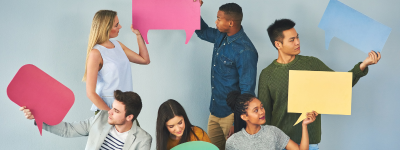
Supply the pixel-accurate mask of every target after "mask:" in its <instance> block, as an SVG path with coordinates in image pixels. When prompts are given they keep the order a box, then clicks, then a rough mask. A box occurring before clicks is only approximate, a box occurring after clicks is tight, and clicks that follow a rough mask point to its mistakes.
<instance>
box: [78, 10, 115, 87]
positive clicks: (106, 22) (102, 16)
mask: <svg viewBox="0 0 400 150" xmlns="http://www.w3.org/2000/svg"><path fill="white" fill-rule="evenodd" d="M115 16H117V12H115V11H112V10H99V11H98V12H96V14H95V15H94V17H93V21H92V27H91V28H90V34H89V42H88V47H87V53H86V63H85V74H84V75H83V78H82V81H84V82H85V81H86V75H87V62H88V58H89V54H90V52H91V51H92V49H93V47H94V46H95V45H96V44H101V43H104V42H106V41H107V40H109V36H110V30H111V28H112V26H113V23H114V19H115Z"/></svg>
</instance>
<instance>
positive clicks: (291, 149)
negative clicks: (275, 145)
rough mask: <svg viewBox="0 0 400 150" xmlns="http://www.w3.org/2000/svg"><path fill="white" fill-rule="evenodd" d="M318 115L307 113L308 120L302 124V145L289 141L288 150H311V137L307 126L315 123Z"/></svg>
mask: <svg viewBox="0 0 400 150" xmlns="http://www.w3.org/2000/svg"><path fill="white" fill-rule="evenodd" d="M317 116H318V113H317V112H315V111H313V112H310V113H307V118H306V119H304V120H303V123H302V127H303V129H302V133H301V134H302V136H301V142H300V145H297V143H295V142H294V141H292V140H289V142H288V144H287V146H286V149H287V150H299V149H300V150H308V149H309V137H308V129H307V125H308V124H310V123H312V122H314V121H315V119H316V118H317Z"/></svg>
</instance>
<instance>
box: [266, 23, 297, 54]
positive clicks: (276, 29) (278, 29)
mask: <svg viewBox="0 0 400 150" xmlns="http://www.w3.org/2000/svg"><path fill="white" fill-rule="evenodd" d="M295 25H296V23H294V22H293V21H292V20H290V19H280V20H275V22H274V23H273V24H271V25H270V26H269V27H268V29H267V31H268V36H269V39H270V40H271V43H272V45H273V46H274V47H275V48H276V46H275V41H279V42H281V43H283V38H285V37H284V35H283V31H285V30H289V29H291V28H293V27H294V26H295ZM276 49H278V48H276Z"/></svg>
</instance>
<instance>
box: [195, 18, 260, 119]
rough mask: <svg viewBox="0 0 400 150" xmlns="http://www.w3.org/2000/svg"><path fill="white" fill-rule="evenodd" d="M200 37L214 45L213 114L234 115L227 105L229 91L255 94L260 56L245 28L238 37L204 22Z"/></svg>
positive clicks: (211, 109) (198, 31)
mask: <svg viewBox="0 0 400 150" xmlns="http://www.w3.org/2000/svg"><path fill="white" fill-rule="evenodd" d="M196 34H197V36H198V37H199V38H200V39H202V40H205V41H208V42H211V43H214V48H213V57H212V64H211V90H212V92H211V101H210V112H211V114H212V115H214V116H216V117H219V118H224V117H226V116H228V115H230V114H231V113H232V110H231V108H230V107H229V106H228V105H227V103H226V97H227V95H228V93H229V92H231V91H241V93H242V94H243V93H250V94H253V95H255V94H254V89H255V86H256V76H257V61H258V53H257V50H256V48H255V47H254V45H253V43H251V41H250V39H249V37H247V35H246V33H244V30H243V27H242V29H240V31H239V32H238V33H236V34H235V35H232V36H227V34H226V33H221V32H219V30H218V29H214V28H210V27H208V25H207V24H206V23H205V22H204V20H203V19H201V30H197V31H196Z"/></svg>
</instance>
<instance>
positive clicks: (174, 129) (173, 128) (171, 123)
mask: <svg viewBox="0 0 400 150" xmlns="http://www.w3.org/2000/svg"><path fill="white" fill-rule="evenodd" d="M165 126H166V127H167V129H168V131H169V133H171V135H173V136H174V137H175V139H180V138H181V137H182V135H183V132H184V131H185V120H184V118H183V117H182V116H175V117H174V118H172V119H170V120H168V121H167V122H166V123H165Z"/></svg>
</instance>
